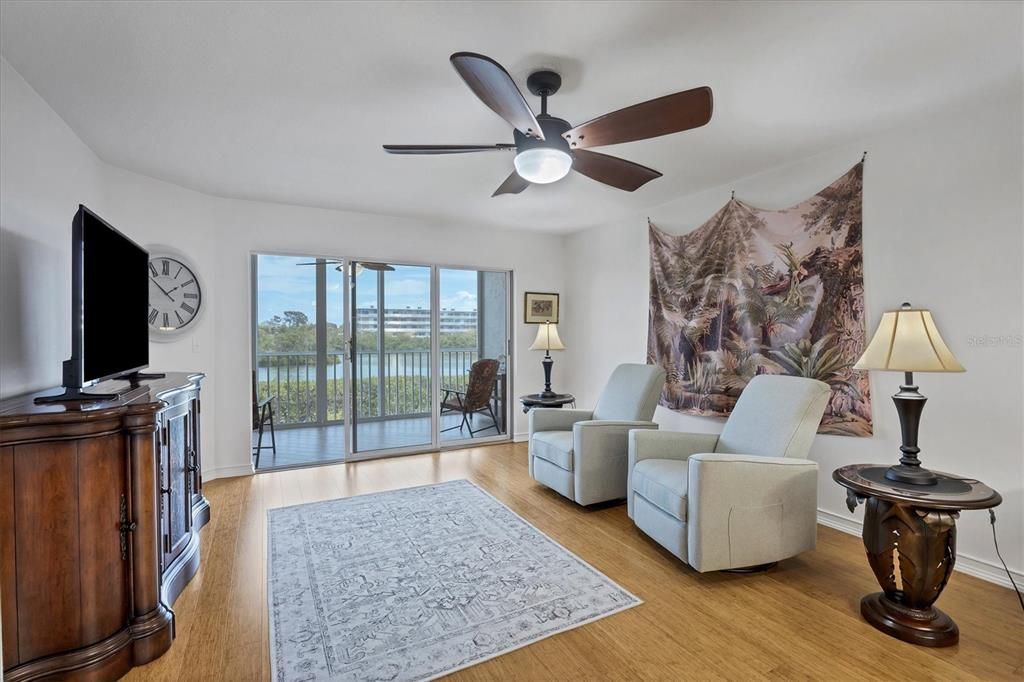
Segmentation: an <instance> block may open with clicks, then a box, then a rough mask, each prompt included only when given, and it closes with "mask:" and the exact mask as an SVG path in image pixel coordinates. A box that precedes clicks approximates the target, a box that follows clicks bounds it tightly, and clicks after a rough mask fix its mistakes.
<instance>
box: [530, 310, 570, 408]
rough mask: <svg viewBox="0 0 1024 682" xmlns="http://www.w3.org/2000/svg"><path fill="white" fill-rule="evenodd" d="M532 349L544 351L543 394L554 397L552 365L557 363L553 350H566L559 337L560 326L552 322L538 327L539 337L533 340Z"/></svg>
mask: <svg viewBox="0 0 1024 682" xmlns="http://www.w3.org/2000/svg"><path fill="white" fill-rule="evenodd" d="M530 350H542V351H544V359H543V360H542V361H541V363H542V364H543V365H544V392H543V393H541V395H542V396H543V397H545V398H552V397H554V396H555V395H557V394H556V393H555V392H554V391H552V390H551V366H552V365H553V364H555V361H554V360H552V359H551V351H553V350H565V346H564V345H562V339H560V338H558V327H556V326H555V325H553V324H551V323H550V322H545V323H544V324H542V325H541V326H540V327H539V328H538V329H537V338H536V339H534V340H533V345H532V346H530Z"/></svg>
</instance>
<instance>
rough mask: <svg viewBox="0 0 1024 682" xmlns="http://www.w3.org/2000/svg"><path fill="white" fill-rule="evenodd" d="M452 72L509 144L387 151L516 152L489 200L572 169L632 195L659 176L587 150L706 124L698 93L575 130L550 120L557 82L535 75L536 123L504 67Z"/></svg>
mask: <svg viewBox="0 0 1024 682" xmlns="http://www.w3.org/2000/svg"><path fill="white" fill-rule="evenodd" d="M451 62H452V66H454V67H455V70H456V71H458V73H459V75H460V76H462V80H464V81H465V82H466V85H468V86H469V89H470V90H472V91H473V94H475V95H476V96H477V97H479V98H480V100H481V101H482V102H483V103H484V104H486V105H487V106H488V107H490V108H491V109H492V110H493V111H494V112H495V113H496V114H498V115H499V116H501V117H502V118H503V119H505V120H506V121H508V122H509V123H510V124H512V126H513V128H515V130H513V138H514V140H515V143H514V144H462V145H431V144H427V145H423V144H420V145H401V144H386V145H384V150H385V151H386V152H388V153H390V154H467V153H472V152H490V151H509V152H515V153H516V155H515V158H514V159H513V165H514V166H515V170H514V171H512V174H511V175H509V176H508V178H506V179H505V182H503V183H501V186H500V187H498V189H497V190H495V192H494V194H492V195H491V196H498V195H499V194H519V193H520V192H522V191H523V190H524V189H526V188H527V187H529V186H530V183H536V184H548V183H551V182H556V181H558V180H561V179H562V178H564V177H565V176H566V175H568V174H569V171H570V170H575V171H576V172H578V173H582V174H583V175H586V176H587V177H588V178H591V179H593V180H597V181H598V182H603V183H604V184H606V185H611V186H612V187H617V188H619V189H622V190H625V191H627V192H632V191H634V190H636V189H637V188H639V187H642V186H643V185H644V184H646V183H648V182H650V181H651V180H653V179H655V178H660V177H661V173H659V172H658V171H656V170H653V169H651V168H647V167H646V166H641V165H640V164H638V163H633V162H632V161H626V160H625V159H620V158H618V157H615V156H609V155H607V154H600V153H598V152H592V151H588V150H589V148H590V147H600V146H602V145H609V144H619V143H622V142H634V141H636V140H646V139H648V138H652V137H659V136H661V135H669V134H671V133H678V132H681V131H683V130H690V129H691V128H699V127H700V126H702V125H705V124H706V123H707V122H708V121H710V120H711V109H712V98H711V88H709V87H706V86H705V87H700V88H694V89H692V90H685V91H683V92H677V93H675V94H673V95H666V96H664V97H659V98H657V99H652V100H649V101H647V102H643V103H641V104H634V105H633V106H631V107H626V108H625V109H619V110H618V111H613V112H612V113H610V114H605V115H604V116H598V117H597V118H595V119H592V120H590V121H587V122H586V123H583V124H581V125H578V126H576V127H573V126H572V125H571V124H570V123H569V122H568V121H566V120H565V119H561V118H557V117H555V116H551V115H550V114H548V97H550V96H551V95H554V94H555V93H556V92H558V89H559V87H561V85H562V77H561V76H559V75H558V74H557V73H555V72H554V71H536V72H534V73H532V74H530V76H529V78H527V79H526V87H527V88H528V89H529V90H530V92H532V93H533V94H534V95H537V96H538V97H540V114H538V115H536V116H534V114H533V110H531V109H530V105H529V104H527V103H526V98H524V97H523V93H521V92H520V91H519V88H517V87H516V84H515V82H513V80H512V77H511V76H510V75H509V74H508V72H507V71H506V70H505V69H504V68H502V66H501V64H499V63H498V62H496V61H494V60H493V59H491V58H490V57H486V56H484V55H482V54H476V53H473V52H456V53H455V54H453V55H452V56H451Z"/></svg>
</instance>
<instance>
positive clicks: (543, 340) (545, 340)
mask: <svg viewBox="0 0 1024 682" xmlns="http://www.w3.org/2000/svg"><path fill="white" fill-rule="evenodd" d="M530 350H565V346H564V345H563V344H562V339H560V338H558V327H556V326H555V325H553V324H551V323H550V322H545V323H544V324H542V325H541V326H540V327H538V328H537V338H536V339H534V340H533V345H532V346H530Z"/></svg>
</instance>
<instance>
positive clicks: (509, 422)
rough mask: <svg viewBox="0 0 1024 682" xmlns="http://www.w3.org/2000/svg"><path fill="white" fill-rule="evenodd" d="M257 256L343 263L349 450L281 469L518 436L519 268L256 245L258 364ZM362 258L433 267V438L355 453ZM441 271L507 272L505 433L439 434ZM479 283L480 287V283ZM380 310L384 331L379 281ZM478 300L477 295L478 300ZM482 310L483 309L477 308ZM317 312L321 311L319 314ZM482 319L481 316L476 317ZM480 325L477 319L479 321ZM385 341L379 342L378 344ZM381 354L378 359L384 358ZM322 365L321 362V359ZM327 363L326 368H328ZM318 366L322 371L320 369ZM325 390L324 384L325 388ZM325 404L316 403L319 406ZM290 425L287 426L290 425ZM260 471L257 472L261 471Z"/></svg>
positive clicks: (252, 283)
mask: <svg viewBox="0 0 1024 682" xmlns="http://www.w3.org/2000/svg"><path fill="white" fill-rule="evenodd" d="M259 256H295V257H303V258H310V259H313V260H318V259H323V260H327V261H338V262H339V263H340V264H341V266H342V271H343V275H344V281H345V283H346V284H345V286H344V287H343V289H344V296H343V297H342V298H343V320H344V330H343V337H344V339H345V343H344V355H343V358H344V362H343V364H344V369H343V384H344V402H343V405H344V407H343V410H344V415H345V417H344V419H343V420H342V422H340V423H339V425H341V426H343V429H344V434H345V438H344V442H345V451H344V452H342V453H340V454H339V456H338V457H337V458H332V459H330V460H323V461H318V462H311V463H309V464H306V465H298V467H283V468H300V467H304V466H325V465H331V464H338V463H342V462H356V461H363V460H370V459H382V458H386V457H399V456H404V455H417V454H423V453H428V452H436V451H444V450H455V449H463V448H466V447H467V446H476V445H491V444H495V443H504V442H511V441H512V440H513V439H514V436H515V434H514V430H515V429H514V426H513V424H514V421H515V420H514V414H515V413H514V411H513V407H514V405H515V403H516V401H515V397H514V396H515V395H516V394H515V381H514V374H515V371H514V370H515V351H516V346H515V333H514V330H515V319H516V317H515V316H516V310H517V309H516V300H515V296H514V295H513V292H514V289H513V286H514V284H515V273H514V271H513V270H511V269H506V268H501V267H482V266H478V265H464V264H455V263H444V264H440V263H436V262H433V263H428V262H417V261H415V260H404V259H403V260H392V259H387V258H379V257H349V256H335V255H324V254H323V252H319V253H317V252H316V251H314V250H313V249H310V250H296V251H291V250H286V249H252V250H250V252H249V296H250V305H249V335H250V348H249V355H250V358H249V366H250V368H256V362H257V354H258V348H257V345H258V341H257V336H256V324H257V322H258V319H257V318H258V317H259V300H258V290H257V285H258V277H259V275H258V271H257V258H258V257H259ZM358 262H372V263H389V264H392V265H408V266H415V267H429V268H430V301H431V311H430V325H431V342H430V365H431V367H430V372H431V410H430V432H431V436H430V442H429V443H423V444H417V445H411V446H405V447H398V448H386V449H380V450H368V451H365V452H361V453H357V452H353V445H354V443H353V434H354V432H355V428H356V423H357V422H358V420H353V419H352V415H353V410H355V409H356V404H355V402H354V401H353V391H354V387H355V377H354V376H353V372H352V369H353V368H352V355H353V354H354V352H355V338H354V336H353V335H354V334H355V328H354V325H353V324H352V320H353V316H354V315H355V310H356V307H357V306H356V302H355V300H354V296H353V294H354V291H353V289H352V288H351V287H350V286H349V283H350V282H351V281H352V280H351V278H352V266H353V265H354V264H355V263H358ZM441 270H471V271H475V272H490V273H499V274H502V275H504V276H505V296H506V302H507V303H506V315H505V318H506V326H505V370H506V379H505V382H506V386H505V393H506V395H505V404H504V406H503V408H504V411H505V413H504V415H502V419H503V421H504V426H505V433H503V434H496V435H494V436H487V437H480V438H461V439H458V440H448V441H442V440H441V434H440V424H441V423H440V410H441V375H440V372H441V349H440V345H441V334H440V329H441V322H440V315H441V309H440V298H441V293H440V286H439V285H440V271H441ZM317 271H318V276H319V274H320V271H323V272H326V268H324V267H321V266H318V267H317ZM478 288H479V286H478ZM378 289H379V291H378V309H379V310H380V311H381V312H380V313H379V315H380V317H378V329H380V330H381V332H383V329H382V327H381V326H380V325H382V319H381V318H382V316H383V308H382V307H381V305H380V297H381V296H382V295H383V291H382V289H381V287H380V286H379V285H378ZM324 299H325V300H324V301H323V303H324V305H325V307H324V310H325V313H324V320H326V296H324ZM478 300H479V299H478ZM317 304H318V308H319V305H320V304H321V301H320V297H319V296H318V298H317ZM478 310H479V308H478ZM318 317H319V315H318ZM479 319H482V318H481V317H478V320H479ZM478 329H479V322H478ZM321 334H322V335H323V336H326V325H324V329H323V330H320V329H318V330H317V340H318V344H319V341H320V340H321V339H320V337H321ZM380 338H381V339H382V338H383V333H381V334H380ZM380 343H382V341H378V348H379V345H380ZM326 352H327V351H326V346H324V348H319V347H318V354H320V353H326ZM381 361H382V360H381V359H380V356H379V355H378V362H381ZM318 365H319V362H318ZM325 370H326V367H325V368H324V373H326V371H325ZM319 371H320V370H318V372H319ZM319 380H320V377H319V374H318V378H317V381H318V383H319ZM325 390H326V388H325ZM320 409H321V406H320V405H319V404H318V411H319V410H320ZM286 428H287V427H286ZM276 470H280V469H277V468H275V469H267V470H260V472H262V471H276ZM260 472H257V473H260Z"/></svg>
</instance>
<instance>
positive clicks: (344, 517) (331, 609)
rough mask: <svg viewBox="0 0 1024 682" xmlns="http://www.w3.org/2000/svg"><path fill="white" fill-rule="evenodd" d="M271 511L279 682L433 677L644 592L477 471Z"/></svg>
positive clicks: (271, 593)
mask: <svg viewBox="0 0 1024 682" xmlns="http://www.w3.org/2000/svg"><path fill="white" fill-rule="evenodd" d="M268 513H269V515H270V518H269V531H268V532H269V549H268V554H269V561H270V566H269V568H270V570H269V585H268V598H269V601H270V640H271V646H270V652H271V666H272V669H273V676H274V679H275V680H278V681H279V682H295V681H297V680H302V681H304V682H305V681H313V680H342V679H344V680H423V679H432V678H435V677H439V676H441V675H445V674H447V673H450V672H453V671H455V670H458V669H460V668H465V667H467V666H471V665H473V664H475V663H479V662H481V661H484V660H486V659H489V658H493V657H495V656H498V655H500V654H503V653H506V652H508V651H511V650H513V649H518V648H519V647H522V646H525V645H527V644H530V643H532V642H536V641H537V640H539V639H543V638H545V637H549V636H551V635H553V634H556V633H558V632H563V631H565V630H569V629H571V628H574V627H577V626H579V625H583V624H584V623H588V622H590V621H593V620H597V619H598V618H602V617H604V616H608V615H611V614H613V613H616V612H618V611H622V610H623V609H628V608H630V607H632V606H636V605H637V604H640V603H641V602H640V600H639V599H638V598H637V597H635V596H633V595H632V594H630V593H629V592H627V591H625V590H624V589H622V588H621V587H619V586H618V585H616V584H615V583H614V582H612V581H611V580H610V579H608V578H607V577H606V576H604V575H603V574H601V573H599V572H598V571H596V570H594V569H593V568H592V567H591V566H589V565H588V564H586V563H585V562H583V561H582V560H580V559H579V558H577V557H576V556H575V555H573V554H571V553H570V552H568V551H567V550H566V549H565V548H563V547H562V546H561V545H559V544H557V543H555V542H554V541H553V540H551V539H550V538H548V537H547V536H546V535H544V534H543V533H541V532H540V531H538V530H537V529H536V528H534V527H533V526H531V525H530V524H529V523H527V522H526V521H525V520H524V519H523V518H521V517H520V516H518V515H516V514H515V513H513V512H512V510H510V509H509V508H508V507H506V506H505V505H503V504H501V503H500V502H498V501H497V500H496V499H494V498H493V497H491V496H490V495H489V494H488V493H486V492H484V491H483V490H481V489H480V488H478V487H477V486H475V485H473V484H472V483H470V482H469V481H464V480H460V481H451V482H448V483H441V484H438V485H429V486H423V487H419V488H408V489H405V490H395V491H392V492H384V493H375V494H372V495H362V496H360V497H350V498H345V499H339V500H329V501H326V502H315V503H312V504H303V505H298V506H294V507H285V508H282V509H271V510H270V511H269V512H268Z"/></svg>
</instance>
